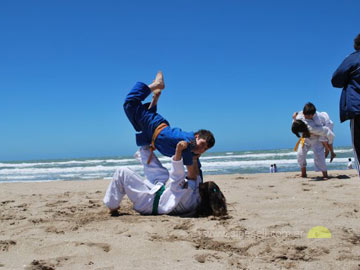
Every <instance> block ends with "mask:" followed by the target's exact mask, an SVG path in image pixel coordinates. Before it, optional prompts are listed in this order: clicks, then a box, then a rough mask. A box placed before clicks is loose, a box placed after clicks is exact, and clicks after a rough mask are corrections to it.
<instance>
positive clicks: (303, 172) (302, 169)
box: [301, 167, 307, 178]
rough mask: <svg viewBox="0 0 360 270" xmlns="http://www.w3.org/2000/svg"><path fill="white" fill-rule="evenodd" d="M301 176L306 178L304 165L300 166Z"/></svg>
mask: <svg viewBox="0 0 360 270" xmlns="http://www.w3.org/2000/svg"><path fill="white" fill-rule="evenodd" d="M301 177H302V178H306V177H307V174H306V167H302V168H301Z"/></svg>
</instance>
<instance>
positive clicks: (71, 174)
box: [0, 149, 352, 182]
mask: <svg viewBox="0 0 360 270" xmlns="http://www.w3.org/2000/svg"><path fill="white" fill-rule="evenodd" d="M335 152H336V153H337V154H338V156H337V158H335V159H334V161H333V162H332V163H328V162H327V164H328V166H329V168H333V169H334V168H335V169H336V168H340V169H342V168H344V169H345V168H346V164H347V162H348V157H352V149H335ZM159 160H160V161H161V162H162V164H163V166H164V167H165V168H167V169H170V167H171V158H169V157H164V156H161V157H160V158H159ZM200 160H201V163H202V170H203V172H204V173H209V174H222V173H235V172H236V173H248V172H265V171H268V168H269V166H270V165H271V164H274V163H276V164H277V166H278V168H279V169H280V170H281V171H289V170H290V171H295V170H298V165H297V159H296V153H295V152H293V151H291V150H279V151H274V152H272V151H264V152H260V151H256V152H251V151H247V152H226V153H222V154H220V155H219V154H216V153H215V154H212V153H209V154H207V155H205V156H202V157H201V159H200ZM327 161H328V160H327ZM307 163H308V165H309V168H311V167H312V166H313V158H312V152H309V155H308V160H307ZM122 166H125V167H128V168H130V169H131V170H133V171H135V172H136V173H139V174H140V175H143V166H142V165H141V164H140V163H139V162H137V161H136V160H135V159H134V158H119V159H116V158H109V159H106V158H104V159H101V158H99V159H87V160H64V161H44V162H37V161H36V162H22V163H6V162H3V163H0V182H35V181H39V182H44V181H47V180H51V181H54V180H84V179H107V180H109V179H111V178H112V175H113V173H114V171H115V170H116V169H117V168H119V167H122ZM43 179H44V180H43ZM45 179H46V180H45Z"/></svg>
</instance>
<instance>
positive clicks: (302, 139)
mask: <svg viewBox="0 0 360 270" xmlns="http://www.w3.org/2000/svg"><path fill="white" fill-rule="evenodd" d="M304 141H305V138H304V137H301V138H300V139H299V140H298V141H297V143H296V145H295V148H294V151H295V152H296V151H297V150H298V148H299V144H300V142H301V148H302V147H304Z"/></svg>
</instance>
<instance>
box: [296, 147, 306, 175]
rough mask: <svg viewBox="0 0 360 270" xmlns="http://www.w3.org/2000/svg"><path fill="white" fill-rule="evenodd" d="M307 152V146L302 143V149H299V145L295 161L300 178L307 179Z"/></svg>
mask: <svg viewBox="0 0 360 270" xmlns="http://www.w3.org/2000/svg"><path fill="white" fill-rule="evenodd" d="M308 151H309V147H308V146H307V144H306V143H304V146H303V147H301V145H300V146H299V148H298V151H297V161H298V164H299V166H300V168H301V177H303V178H305V177H307V175H306V156H307V152H308Z"/></svg>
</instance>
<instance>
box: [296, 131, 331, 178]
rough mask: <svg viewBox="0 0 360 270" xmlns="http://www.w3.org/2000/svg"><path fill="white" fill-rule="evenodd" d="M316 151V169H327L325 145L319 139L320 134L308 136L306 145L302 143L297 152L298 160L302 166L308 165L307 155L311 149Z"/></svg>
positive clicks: (323, 170)
mask: <svg viewBox="0 0 360 270" xmlns="http://www.w3.org/2000/svg"><path fill="white" fill-rule="evenodd" d="M310 149H311V150H312V151H313V152H314V165H315V171H322V172H325V171H327V168H326V162H325V154H324V146H323V145H322V143H321V142H320V141H319V136H311V137H310V138H306V139H305V142H304V146H303V147H301V145H300V146H299V148H298V152H297V161H298V164H299V166H300V167H301V168H304V167H306V165H307V164H306V157H307V153H308V151H309V150H310Z"/></svg>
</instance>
